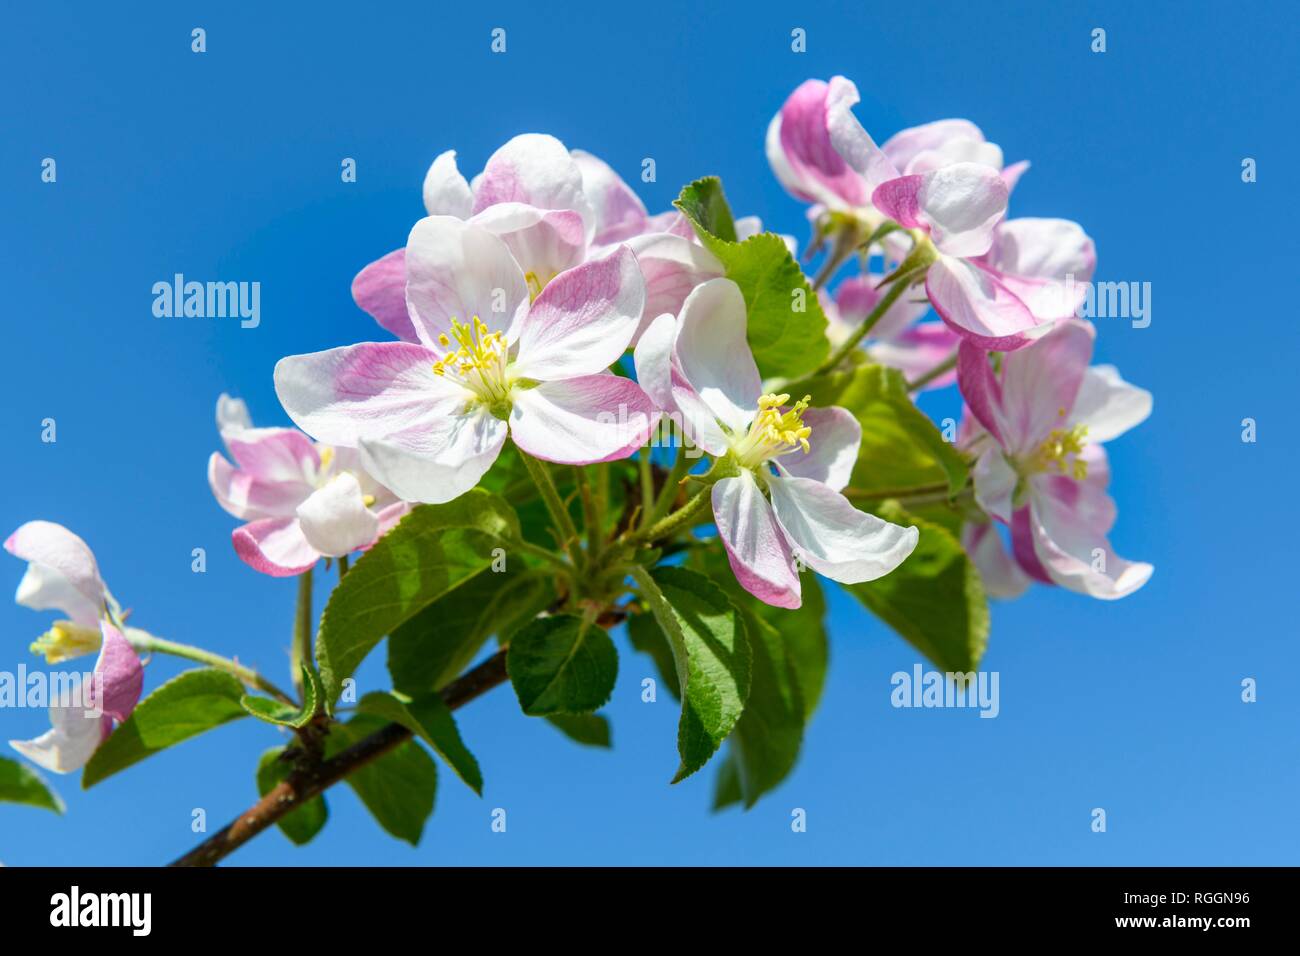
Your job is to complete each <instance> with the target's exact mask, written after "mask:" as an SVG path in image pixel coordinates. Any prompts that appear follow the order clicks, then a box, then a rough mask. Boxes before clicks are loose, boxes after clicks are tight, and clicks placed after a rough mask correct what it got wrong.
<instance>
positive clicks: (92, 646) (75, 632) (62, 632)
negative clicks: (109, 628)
mask: <svg viewBox="0 0 1300 956" xmlns="http://www.w3.org/2000/svg"><path fill="white" fill-rule="evenodd" d="M102 640H103V637H102V635H101V634H100V633H99V630H98V629H97V628H90V627H82V626H81V625H80V624H73V623H72V622H71V621H55V622H54V626H53V627H51V628H50V629H49V630H48V631H46V632H45V633H44V634H42V635H41V636H40V637H38V638H37V639H36V640H35V641H33V642H32V645H31V652H32V653H33V654H41V655H44V657H45V663H47V664H58V663H60V662H61V661H66V660H71V659H72V658H74V657H81V656H83V655H85V654H93V653H94V652H95V651H97V650H99V645H100V643H101V642H102Z"/></svg>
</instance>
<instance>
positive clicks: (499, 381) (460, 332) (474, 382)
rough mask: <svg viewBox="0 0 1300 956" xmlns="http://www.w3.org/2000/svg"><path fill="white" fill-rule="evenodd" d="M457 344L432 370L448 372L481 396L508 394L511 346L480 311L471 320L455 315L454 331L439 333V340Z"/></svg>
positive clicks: (493, 397) (494, 397) (490, 397)
mask: <svg viewBox="0 0 1300 956" xmlns="http://www.w3.org/2000/svg"><path fill="white" fill-rule="evenodd" d="M453 340H454V342H455V344H456V346H457V347H456V348H455V349H454V350H453V351H448V352H447V354H446V355H445V356H444V357H443V358H441V359H439V360H438V361H437V362H434V363H433V374H434V375H440V376H445V375H447V374H448V373H450V374H451V375H452V377H453V378H456V379H459V380H460V382H461V384H463V385H464V386H465V387H466V388H469V389H470V390H471V391H474V392H476V393H477V394H478V395H479V396H480V397H482V398H484V399H486V400H490V401H495V400H499V399H502V398H505V397H506V383H505V366H506V352H507V350H508V348H509V346H508V345H507V343H506V337H505V335H503V334H502V333H500V332H492V331H489V329H488V327H487V324H486V323H485V322H484V321H483V320H482V319H480V318H479V317H478V316H477V315H476V316H474V318H473V319H472V320H471V321H470V322H468V323H465V322H459V321H457V320H456V318H455V317H454V316H453V317H452V320H451V335H450V336H449V335H447V333H445V332H444V333H443V334H442V335H439V336H438V344H439V345H441V346H442V347H443V348H445V349H451V348H452V343H453Z"/></svg>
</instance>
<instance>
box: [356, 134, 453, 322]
mask: <svg viewBox="0 0 1300 956" xmlns="http://www.w3.org/2000/svg"><path fill="white" fill-rule="evenodd" d="M423 192H424V208H425V209H426V210H427V211H428V213H429V215H430V216H455V217H456V218H457V219H467V218H469V214H470V212H471V210H472V208H473V206H474V196H473V195H472V194H471V193H470V189H469V183H467V182H465V177H464V176H462V175H461V174H460V170H459V169H458V168H457V167H456V151H455V150H454V149H449V150H447V151H446V152H445V153H439V154H438V158H437V159H435V160H434V161H433V164H432V165H431V166H430V167H429V171H428V172H427V173H425V174H424V189H423ZM367 311H369V310H368V309H367Z"/></svg>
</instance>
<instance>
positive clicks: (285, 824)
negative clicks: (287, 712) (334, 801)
mask: <svg viewBox="0 0 1300 956" xmlns="http://www.w3.org/2000/svg"><path fill="white" fill-rule="evenodd" d="M284 750H285V748H284V747H272V748H271V749H270V750H268V751H267V752H266V753H264V754H262V757H261V759H260V760H258V762H257V794H258V796H260V797H264V796H266V795H267V794H268V793H270V792H271V790H272V789H274V788H275V786H276V784H278V783H280V782H281V781H283V780H284V778H285V777H287V776H289V774H290V773H291V772H292V770H293V768H292V767H291V766H290V765H289V764H288V762H287V761H284V760H281V759H280V757H281V755H282V754H283V753H284ZM329 815H330V812H329V807H328V806H326V805H325V798H324V797H323V796H315V797H312V798H311V799H310V800H308V801H307V802H306V803H304V804H303V805H302V806H300V807H298V808H297V809H294V810H290V811H289V812H288V813H286V814H285V815H284V816H282V817H281V818H280V819H279V820H277V821H275V825H276V826H278V827H279V828H280V831H281V832H282V833H283V834H284V835H285V836H287V837H288V838H289V839H290V840H291V841H293V843H294V844H295V845H297V846H303V845H304V844H307V843H310V842H311V841H312V838H313V837H315V836H316V834H318V833H320V831H321V830H322V829H323V828H324V826H325V824H326V822H327V821H328V820H329Z"/></svg>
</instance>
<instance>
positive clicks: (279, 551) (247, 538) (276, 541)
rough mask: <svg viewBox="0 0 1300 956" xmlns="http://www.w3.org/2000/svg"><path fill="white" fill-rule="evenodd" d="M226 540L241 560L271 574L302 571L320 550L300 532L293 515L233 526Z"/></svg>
mask: <svg viewBox="0 0 1300 956" xmlns="http://www.w3.org/2000/svg"><path fill="white" fill-rule="evenodd" d="M230 540H231V542H232V543H233V544H234V546H235V554H237V555H239V558H240V560H241V561H243V562H244V563H245V564H247V565H248V566H249V567H250V568H252V569H253V570H255V571H260V572H262V573H263V574H269V575H271V577H273V578H287V577H292V576H294V575H297V574H302V573H303V572H304V571H306V570H308V569H310V568H311V567H312V566H314V565H315V564H316V562H317V561H318V560H319V559H320V553H319V552H318V551H317V550H316V549H315V548H313V547H312V546H311V545H310V544H309V543H308V541H307V538H306V536H305V535H304V534H303V533H302V528H301V527H300V526H299V524H298V519H297V518H262V519H261V520H260V521H250V522H249V523H248V524H246V525H241V526H240V527H238V528H236V529H235V530H234V531H233V532H232V533H231V535H230Z"/></svg>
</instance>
